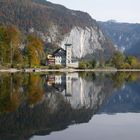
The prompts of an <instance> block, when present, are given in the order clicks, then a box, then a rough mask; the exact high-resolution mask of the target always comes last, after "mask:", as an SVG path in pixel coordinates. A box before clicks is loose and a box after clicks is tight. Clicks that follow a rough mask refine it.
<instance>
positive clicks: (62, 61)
mask: <svg viewBox="0 0 140 140" xmlns="http://www.w3.org/2000/svg"><path fill="white" fill-rule="evenodd" d="M65 48H66V50H64V49H62V48H59V49H57V50H56V51H55V52H53V53H52V54H51V55H48V57H47V63H46V65H62V66H66V67H72V68H78V66H79V64H78V61H74V60H73V58H72V47H71V44H65Z"/></svg>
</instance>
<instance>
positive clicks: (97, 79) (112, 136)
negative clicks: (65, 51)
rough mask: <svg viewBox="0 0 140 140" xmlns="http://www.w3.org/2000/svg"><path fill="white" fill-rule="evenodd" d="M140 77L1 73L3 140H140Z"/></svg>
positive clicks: (0, 128)
mask: <svg viewBox="0 0 140 140" xmlns="http://www.w3.org/2000/svg"><path fill="white" fill-rule="evenodd" d="M139 130H140V73H138V72H137V73H136V72H112V73H109V72H106V73H105V72H96V73H92V72H79V73H59V72H57V73H53V72H51V73H41V74H39V73H0V140H46V139H47V140H132V139H133V140H138V139H139V137H140V133H139Z"/></svg>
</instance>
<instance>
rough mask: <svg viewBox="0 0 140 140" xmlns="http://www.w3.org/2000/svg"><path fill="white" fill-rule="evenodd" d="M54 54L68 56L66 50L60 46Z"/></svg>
mask: <svg viewBox="0 0 140 140" xmlns="http://www.w3.org/2000/svg"><path fill="white" fill-rule="evenodd" d="M52 55H53V56H66V51H65V50H64V49H62V48H59V49H57V50H56V51H55V52H53V54H52Z"/></svg>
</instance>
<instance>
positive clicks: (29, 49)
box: [25, 35, 44, 67]
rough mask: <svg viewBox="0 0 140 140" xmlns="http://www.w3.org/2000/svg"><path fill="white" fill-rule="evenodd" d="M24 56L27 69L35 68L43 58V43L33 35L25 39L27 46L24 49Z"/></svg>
mask: <svg viewBox="0 0 140 140" xmlns="http://www.w3.org/2000/svg"><path fill="white" fill-rule="evenodd" d="M25 54H26V57H27V59H28V64H29V67H32V66H37V65H39V64H40V62H41V59H42V58H43V56H44V50H43V42H42V40H41V39H40V38H38V37H37V36H35V35H29V36H28V37H27V45H26V47H25Z"/></svg>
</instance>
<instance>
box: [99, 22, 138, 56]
mask: <svg viewBox="0 0 140 140" xmlns="http://www.w3.org/2000/svg"><path fill="white" fill-rule="evenodd" d="M98 23H99V24H100V27H101V28H102V30H103V31H104V32H105V33H106V34H107V35H108V36H109V37H110V38H111V39H112V41H113V42H114V43H115V44H116V46H117V47H118V48H119V49H121V50H122V51H124V52H125V53H126V54H129V55H135V56H139V55H140V53H139V52H140V51H139V50H140V24H130V23H118V22H114V21H108V22H98Z"/></svg>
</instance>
